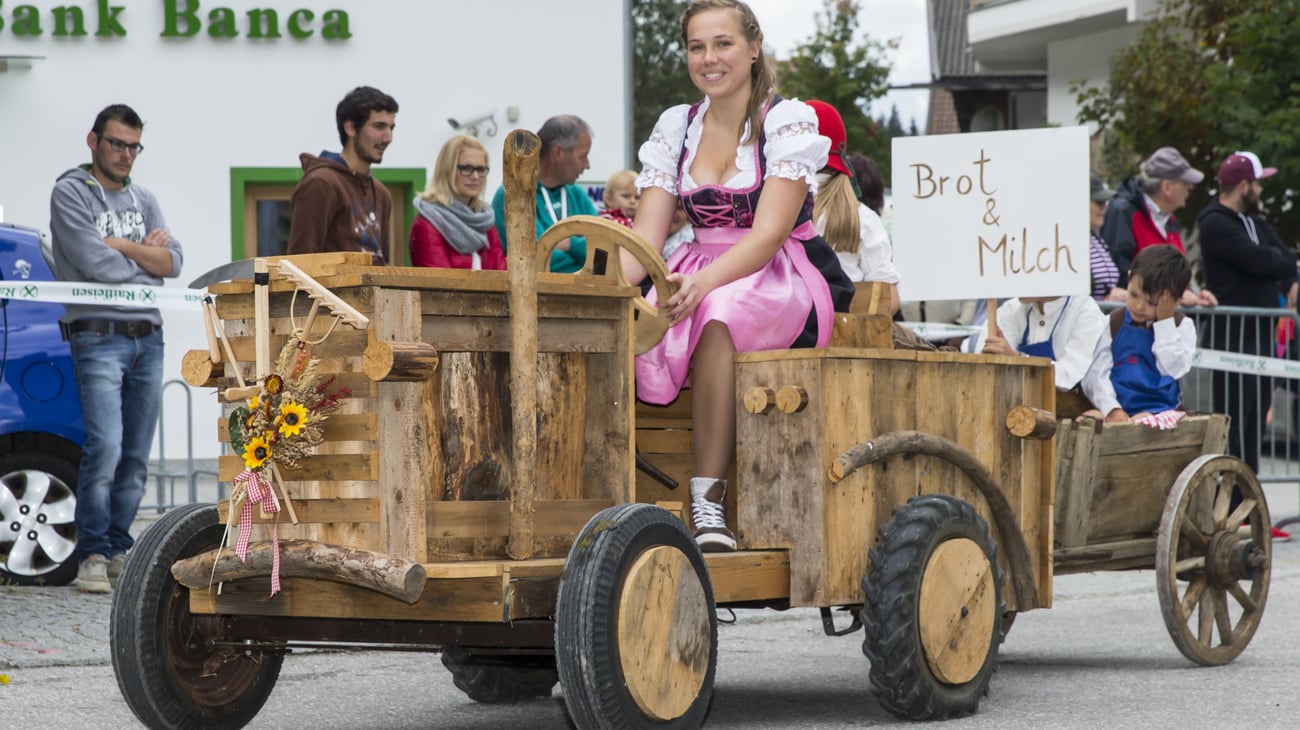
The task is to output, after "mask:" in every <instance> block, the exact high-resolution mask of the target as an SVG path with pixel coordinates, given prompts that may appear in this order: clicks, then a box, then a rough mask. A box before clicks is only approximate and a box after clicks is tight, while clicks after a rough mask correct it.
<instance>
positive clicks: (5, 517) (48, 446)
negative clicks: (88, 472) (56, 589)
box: [0, 434, 81, 586]
mask: <svg viewBox="0 0 1300 730" xmlns="http://www.w3.org/2000/svg"><path fill="white" fill-rule="evenodd" d="M20 436H21V435H20ZM25 441H26V439H20V438H18V437H14V438H13V439H9V440H7V441H6V442H5V443H3V444H0V451H3V454H0V585H20V586H63V585H67V584H69V583H71V582H72V580H73V579H74V578H76V577H77V525H76V521H75V513H76V508H77V473H78V471H79V470H80V462H81V449H79V448H77V446H76V445H75V444H73V443H72V442H70V441H64V440H63V439H60V438H57V437H53V436H46V435H44V434H39V435H37V437H36V438H35V440H34V441H32V442H31V443H25Z"/></svg>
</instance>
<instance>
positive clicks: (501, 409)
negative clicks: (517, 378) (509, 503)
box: [433, 352, 510, 501]
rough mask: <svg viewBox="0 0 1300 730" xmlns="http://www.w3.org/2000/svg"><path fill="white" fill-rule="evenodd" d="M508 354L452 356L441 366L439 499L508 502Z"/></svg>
mask: <svg viewBox="0 0 1300 730" xmlns="http://www.w3.org/2000/svg"><path fill="white" fill-rule="evenodd" d="M506 360H507V356H506V355H505V353H497V352H453V353H448V354H447V356H446V357H445V358H444V359H443V361H442V364H441V365H440V366H439V374H440V375H439V380H440V382H441V389H440V390H441V396H440V398H439V400H438V403H439V405H438V408H439V409H440V417H439V419H438V424H439V426H440V429H439V431H438V434H437V436H436V438H437V439H438V440H439V451H440V453H441V455H442V456H441V458H442V460H443V468H442V479H441V483H440V484H435V485H434V491H433V494H434V495H435V498H436V499H441V500H447V501H460V500H482V499H489V500H496V499H508V498H509V495H510V442H509V440H508V439H509V434H510V429H509V427H508V425H507V424H508V421H507V413H506V410H507V407H508V405H509V404H508V395H507V394H508V392H509V377H508V363H507V361H506Z"/></svg>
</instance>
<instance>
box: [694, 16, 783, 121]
mask: <svg viewBox="0 0 1300 730" xmlns="http://www.w3.org/2000/svg"><path fill="white" fill-rule="evenodd" d="M707 10H734V11H736V14H737V15H739V16H740V30H741V32H742V33H743V34H744V35H745V40H746V41H747V42H749V43H752V44H755V45H757V46H758V55H757V56H756V57H755V59H754V63H753V65H751V66H750V67H749V83H750V89H749V104H748V106H747V107H746V112H745V116H746V121H748V122H749V134H748V135H746V136H745V137H744V138H742V139H741V140H740V143H741V144H746V143H747V142H749V140H750V139H751V138H757V137H758V132H759V130H760V129H762V126H760V125H762V124H763V107H764V106H765V105H766V104H767V101H768V99H769V98H770V97H771V95H772V87H774V86H776V74H775V73H773V71H772V67H771V66H770V65H769V64H768V62H767V54H766V53H764V52H763V29H762V28H760V27H758V18H756V17H754V11H753V10H750V9H749V6H748V5H746V4H745V3H743V2H740V0H694V2H692V3H691V4H690V5H689V6H687V8H686V10H685V12H683V13H682V47H683V48H685V47H686V33H687V30H686V29H687V26H689V25H690V23H691V19H692V18H694V17H695V16H696V15H699V14H700V13H703V12H705V11H707Z"/></svg>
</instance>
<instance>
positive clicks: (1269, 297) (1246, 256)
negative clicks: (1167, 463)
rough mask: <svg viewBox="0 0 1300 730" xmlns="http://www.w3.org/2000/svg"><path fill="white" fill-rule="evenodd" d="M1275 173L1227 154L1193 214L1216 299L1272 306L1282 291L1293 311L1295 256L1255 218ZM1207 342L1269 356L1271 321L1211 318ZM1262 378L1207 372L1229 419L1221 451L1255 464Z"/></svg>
mask: <svg viewBox="0 0 1300 730" xmlns="http://www.w3.org/2000/svg"><path fill="white" fill-rule="evenodd" d="M1275 173H1277V170H1276V169H1275V168H1272V167H1264V166H1263V165H1262V164H1260V161H1259V158H1258V157H1257V156H1255V154H1254V153H1251V152H1234V153H1232V154H1230V155H1228V157H1227V158H1226V159H1224V161H1223V164H1222V165H1220V166H1219V175H1218V178H1219V194H1218V196H1216V197H1215V198H1214V199H1212V200H1211V201H1210V204H1209V205H1207V206H1205V210H1202V211H1201V213H1200V215H1198V216H1197V217H1196V220H1197V223H1198V225H1199V226H1200V231H1201V258H1202V260H1203V262H1204V264H1205V284H1206V286H1207V287H1209V288H1212V289H1213V290H1214V291H1215V293H1217V294H1218V297H1219V301H1220V303H1221V304H1224V305H1229V306H1236V307H1260V308H1266V309H1276V308H1277V306H1278V303H1279V300H1280V296H1281V295H1285V296H1286V301H1287V306H1288V308H1294V307H1295V304H1296V293H1297V290H1298V289H1300V286H1298V285H1297V283H1296V256H1295V254H1294V253H1293V252H1292V251H1291V249H1289V248H1288V247H1287V246H1286V244H1284V243H1282V240H1281V239H1280V238H1278V236H1277V234H1276V233H1275V232H1274V231H1273V227H1272V226H1270V225H1269V224H1268V221H1267V220H1265V219H1264V216H1262V215H1260V208H1259V201H1260V196H1261V194H1262V193H1263V191H1264V185H1263V182H1262V181H1263V180H1264V179H1266V178H1268V177H1271V176H1273V175H1274V174H1275ZM1216 319H1217V320H1219V321H1216V322H1214V323H1213V324H1214V326H1212V327H1210V328H1208V336H1207V340H1208V345H1209V347H1211V348H1213V349H1215V350H1228V351H1230V352H1239V353H1244V354H1251V355H1271V354H1272V352H1271V350H1272V347H1273V321H1272V320H1271V319H1269V318H1263V317H1252V318H1242V317H1216ZM1272 391H1273V388H1272V384H1271V382H1270V381H1269V380H1266V379H1262V378H1260V377H1259V376H1257V375H1244V374H1238V373H1225V372H1220V371H1217V370H1216V371H1215V372H1214V387H1213V399H1214V410H1215V411H1217V412H1219V413H1227V414H1228V415H1230V416H1232V423H1231V424H1230V426H1229V431H1228V452H1229V453H1231V454H1232V455H1234V456H1237V457H1238V458H1240V459H1241V460H1242V461H1245V462H1246V463H1247V464H1248V465H1249V466H1250V468H1252V469H1256V470H1258V468H1259V440H1260V434H1261V429H1262V426H1263V420H1264V414H1266V413H1267V412H1268V408H1269V405H1270V404H1271V402H1272V398H1273V392H1272Z"/></svg>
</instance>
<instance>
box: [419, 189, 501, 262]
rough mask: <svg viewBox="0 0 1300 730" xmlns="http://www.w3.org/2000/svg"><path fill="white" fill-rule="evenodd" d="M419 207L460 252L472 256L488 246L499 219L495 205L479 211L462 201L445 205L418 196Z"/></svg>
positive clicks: (422, 213)
mask: <svg viewBox="0 0 1300 730" xmlns="http://www.w3.org/2000/svg"><path fill="white" fill-rule="evenodd" d="M415 207H416V209H417V210H419V211H420V215H421V216H423V217H424V219H425V220H427V221H429V222H430V223H432V224H433V227H434V228H437V229H438V232H439V233H441V234H442V237H443V238H444V239H446V241H447V243H448V244H450V245H451V247H452V248H454V249H456V253H459V254H465V255H468V254H472V253H474V252H475V251H482V250H484V249H486V248H487V247H488V240H487V232H488V229H489V228H491V227H492V226H493V224H494V223H495V222H496V215H494V214H493V213H492V209H491V208H484V209H483V210H481V211H479V212H478V213H475V212H474V211H472V210H470V209H469V206H468V205H465V204H464V203H462V202H460V201H459V200H453V201H451V204H450V205H442V204H441V203H435V202H433V201H431V200H425V199H423V198H416V199H415Z"/></svg>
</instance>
